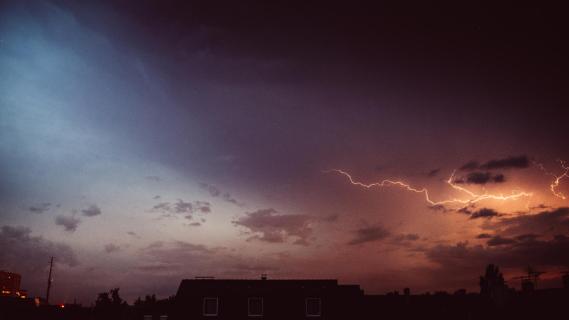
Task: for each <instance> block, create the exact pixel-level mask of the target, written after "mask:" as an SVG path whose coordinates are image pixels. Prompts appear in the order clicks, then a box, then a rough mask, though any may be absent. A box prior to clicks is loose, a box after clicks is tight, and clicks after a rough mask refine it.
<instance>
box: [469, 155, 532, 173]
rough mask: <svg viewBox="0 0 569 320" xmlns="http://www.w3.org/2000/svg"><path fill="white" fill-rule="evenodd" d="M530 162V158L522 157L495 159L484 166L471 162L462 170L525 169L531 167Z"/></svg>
mask: <svg viewBox="0 0 569 320" xmlns="http://www.w3.org/2000/svg"><path fill="white" fill-rule="evenodd" d="M529 164H530V161H529V158H528V156H526V155H521V156H516V157H508V158H503V159H494V160H490V161H488V162H485V163H483V164H480V163H479V162H478V161H469V162H467V163H465V164H464V165H463V166H462V167H460V170H464V171H472V170H478V169H480V170H496V169H504V170H506V169H525V168H527V167H529Z"/></svg>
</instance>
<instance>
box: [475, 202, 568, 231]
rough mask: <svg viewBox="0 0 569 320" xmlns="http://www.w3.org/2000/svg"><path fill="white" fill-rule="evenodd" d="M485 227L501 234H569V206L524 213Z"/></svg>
mask: <svg viewBox="0 0 569 320" xmlns="http://www.w3.org/2000/svg"><path fill="white" fill-rule="evenodd" d="M483 227H485V228H487V229H493V230H499V231H500V233H501V234H505V235H509V236H518V235H524V234H542V235H543V234H547V235H555V234H569V208H567V207H561V208H557V209H552V210H548V211H542V212H539V213H537V214H524V215H519V216H517V217H513V218H503V219H502V220H499V221H496V222H493V223H489V224H487V225H484V226H483Z"/></svg>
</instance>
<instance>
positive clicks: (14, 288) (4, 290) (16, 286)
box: [0, 270, 27, 298]
mask: <svg viewBox="0 0 569 320" xmlns="http://www.w3.org/2000/svg"><path fill="white" fill-rule="evenodd" d="M21 281H22V276H20V275H19V274H17V273H13V272H7V271H1V270H0V288H1V291H0V294H1V295H2V296H3V297H18V298H26V296H27V293H26V291H25V290H21V289H20V283H21Z"/></svg>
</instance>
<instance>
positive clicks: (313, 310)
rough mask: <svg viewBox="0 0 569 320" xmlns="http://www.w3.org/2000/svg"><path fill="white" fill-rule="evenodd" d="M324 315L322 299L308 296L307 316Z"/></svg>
mask: <svg viewBox="0 0 569 320" xmlns="http://www.w3.org/2000/svg"><path fill="white" fill-rule="evenodd" d="M321 315H322V301H321V300H320V298H306V316H307V317H320V316H321Z"/></svg>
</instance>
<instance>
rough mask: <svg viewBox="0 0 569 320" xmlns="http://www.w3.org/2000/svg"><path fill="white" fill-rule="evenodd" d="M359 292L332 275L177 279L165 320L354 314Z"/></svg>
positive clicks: (341, 316) (357, 309) (347, 316)
mask: <svg viewBox="0 0 569 320" xmlns="http://www.w3.org/2000/svg"><path fill="white" fill-rule="evenodd" d="M362 297H363V291H362V290H361V289H360V287H359V286H358V285H339V284H338V281H337V280H267V279H266V278H262V279H261V280H217V279H212V278H207V279H200V278H196V279H189V280H188V279H186V280H182V282H181V284H180V287H179V288H178V293H177V294H176V300H175V303H174V309H173V310H172V312H171V314H170V316H171V317H170V318H169V319H287V320H289V319H357V318H358V316H359V315H360V314H361V312H362V309H361V302H362Z"/></svg>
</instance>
